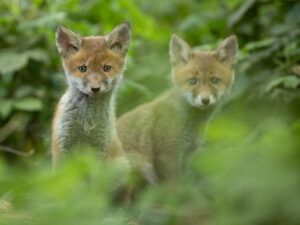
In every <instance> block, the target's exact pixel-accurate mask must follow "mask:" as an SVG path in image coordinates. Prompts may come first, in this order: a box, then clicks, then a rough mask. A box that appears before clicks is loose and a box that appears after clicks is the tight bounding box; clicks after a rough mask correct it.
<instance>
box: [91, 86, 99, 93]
mask: <svg viewBox="0 0 300 225" xmlns="http://www.w3.org/2000/svg"><path fill="white" fill-rule="evenodd" d="M91 90H92V92H94V93H97V92H99V91H100V88H98V87H97V88H91Z"/></svg>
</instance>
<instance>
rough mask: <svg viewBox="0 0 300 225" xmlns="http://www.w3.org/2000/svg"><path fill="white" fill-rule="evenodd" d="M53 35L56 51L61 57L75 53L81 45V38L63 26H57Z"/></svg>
mask: <svg viewBox="0 0 300 225" xmlns="http://www.w3.org/2000/svg"><path fill="white" fill-rule="evenodd" d="M55 37H56V46H57V49H58V52H59V54H60V55H61V56H62V57H67V56H69V55H72V54H75V53H76V52H77V51H79V49H80V48H81V46H82V38H81V37H80V36H79V35H77V34H75V33H74V32H73V31H71V30H69V29H67V28H65V27H63V26H58V27H57V29H56V34H55Z"/></svg>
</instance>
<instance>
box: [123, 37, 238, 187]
mask: <svg viewBox="0 0 300 225" xmlns="http://www.w3.org/2000/svg"><path fill="white" fill-rule="evenodd" d="M237 51H238V43H237V38H236V37H235V36H230V37H228V38H226V39H225V40H224V41H223V42H222V43H221V44H220V45H219V46H218V47H217V48H216V50H215V51H207V52H200V51H193V50H192V49H191V48H190V47H189V46H188V44H187V43H185V42H184V41H183V40H182V39H180V38H179V37H178V36H176V35H173V36H172V38H171V41H170V57H171V63H172V81H173V84H174V88H173V89H172V90H171V91H170V92H169V93H168V94H167V95H166V96H164V97H162V98H159V99H157V100H155V101H153V102H150V103H148V104H144V105H141V106H139V107H137V108H136V109H134V110H133V111H131V112H128V113H126V114H124V115H123V116H122V117H121V118H120V119H119V120H118V123H117V129H118V134H119V137H120V140H121V142H122V145H123V148H124V150H125V152H126V153H127V154H128V155H129V156H131V157H130V158H131V160H132V162H133V164H134V165H135V166H136V167H138V169H139V171H140V172H141V173H142V176H143V177H144V178H145V179H146V180H147V181H148V182H149V183H155V182H157V181H164V180H170V179H173V178H175V177H176V176H177V175H178V174H179V173H180V171H181V167H182V164H183V161H184V159H185V158H186V155H187V154H188V153H189V152H191V151H193V150H196V149H197V144H198V143H199V138H201V135H202V136H203V131H204V129H203V128H204V127H205V126H206V124H207V122H208V120H209V119H210V117H211V116H212V114H213V112H214V111H215V109H216V105H218V103H219V102H220V101H221V100H222V97H223V96H224V95H225V94H226V93H228V92H229V90H230V88H231V85H232V83H233V81H234V72H233V67H234V64H235V59H236V55H237ZM199 135H200V136H199Z"/></svg>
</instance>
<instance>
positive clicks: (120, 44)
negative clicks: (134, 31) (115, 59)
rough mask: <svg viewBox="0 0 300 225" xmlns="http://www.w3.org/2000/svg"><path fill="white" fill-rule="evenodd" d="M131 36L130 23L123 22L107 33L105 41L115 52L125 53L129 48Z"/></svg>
mask: <svg viewBox="0 0 300 225" xmlns="http://www.w3.org/2000/svg"><path fill="white" fill-rule="evenodd" d="M130 38H131V30H130V23H128V22H123V23H121V24H120V25H118V26H117V27H115V28H114V29H113V30H112V31H111V32H110V33H109V34H108V35H106V37H105V42H106V45H107V47H109V48H110V49H111V50H112V51H113V52H116V53H118V54H120V55H125V54H126V53H127V51H128V48H129V43H130Z"/></svg>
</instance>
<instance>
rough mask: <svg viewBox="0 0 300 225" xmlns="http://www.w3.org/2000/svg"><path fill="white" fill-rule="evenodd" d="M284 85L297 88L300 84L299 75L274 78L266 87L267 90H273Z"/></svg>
mask: <svg viewBox="0 0 300 225" xmlns="http://www.w3.org/2000/svg"><path fill="white" fill-rule="evenodd" d="M281 84H282V85H283V86H284V87H285V88H296V87H297V86H298V85H299V84H300V78H299V77H297V76H293V75H290V76H285V77H278V78H276V79H274V80H272V81H271V82H270V83H269V84H268V85H267V86H266V88H265V90H266V91H267V92H269V91H271V90H272V89H273V88H275V87H277V86H279V85H281Z"/></svg>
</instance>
